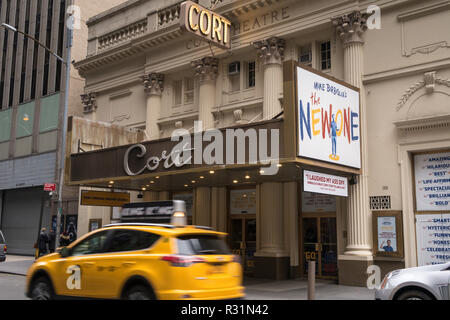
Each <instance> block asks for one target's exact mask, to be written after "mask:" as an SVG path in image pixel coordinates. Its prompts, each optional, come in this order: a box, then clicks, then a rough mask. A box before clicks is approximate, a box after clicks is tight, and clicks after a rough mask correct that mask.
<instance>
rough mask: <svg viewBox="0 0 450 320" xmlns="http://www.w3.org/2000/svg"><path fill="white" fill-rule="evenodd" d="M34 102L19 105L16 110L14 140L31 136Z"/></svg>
mask: <svg viewBox="0 0 450 320" xmlns="http://www.w3.org/2000/svg"><path fill="white" fill-rule="evenodd" d="M33 125H34V102H30V103H27V104H23V105H20V106H19V108H18V109H17V128H16V138H23V137H28V136H31V135H32V134H33Z"/></svg>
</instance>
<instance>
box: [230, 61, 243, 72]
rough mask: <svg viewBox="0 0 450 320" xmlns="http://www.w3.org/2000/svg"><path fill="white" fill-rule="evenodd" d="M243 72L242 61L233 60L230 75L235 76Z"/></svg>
mask: <svg viewBox="0 0 450 320" xmlns="http://www.w3.org/2000/svg"><path fill="white" fill-rule="evenodd" d="M240 72H241V63H240V62H239V61H236V62H232V63H230V64H229V65H228V75H230V76H234V75H236V74H239V73H240Z"/></svg>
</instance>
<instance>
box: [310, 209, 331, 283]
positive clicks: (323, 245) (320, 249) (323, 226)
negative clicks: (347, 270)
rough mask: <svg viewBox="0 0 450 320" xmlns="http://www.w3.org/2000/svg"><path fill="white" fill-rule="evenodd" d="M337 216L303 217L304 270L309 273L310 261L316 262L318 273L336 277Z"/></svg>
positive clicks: (323, 276)
mask: <svg viewBox="0 0 450 320" xmlns="http://www.w3.org/2000/svg"><path fill="white" fill-rule="evenodd" d="M336 227H337V225H336V218H335V217H313V218H304V219H303V254H304V255H303V261H304V263H303V270H304V273H305V274H308V262H309V261H315V262H316V275H317V276H318V277H321V278H336V277H337V276H338V272H337V232H336Z"/></svg>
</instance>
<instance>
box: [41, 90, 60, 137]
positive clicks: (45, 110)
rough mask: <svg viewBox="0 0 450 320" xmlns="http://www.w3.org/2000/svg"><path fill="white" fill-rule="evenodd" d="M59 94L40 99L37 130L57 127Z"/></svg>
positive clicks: (44, 130)
mask: <svg viewBox="0 0 450 320" xmlns="http://www.w3.org/2000/svg"><path fill="white" fill-rule="evenodd" d="M59 102H60V95H59V94H54V95H52V96H48V97H45V98H43V99H42V100H41V115H40V117H39V121H40V123H39V132H46V131H51V130H56V129H58V116H59Z"/></svg>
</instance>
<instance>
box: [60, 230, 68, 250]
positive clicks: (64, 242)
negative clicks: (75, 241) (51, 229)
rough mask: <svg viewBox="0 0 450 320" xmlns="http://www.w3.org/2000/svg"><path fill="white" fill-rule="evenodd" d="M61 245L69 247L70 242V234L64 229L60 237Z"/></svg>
mask: <svg viewBox="0 0 450 320" xmlns="http://www.w3.org/2000/svg"><path fill="white" fill-rule="evenodd" d="M59 243H60V245H61V247H67V246H68V245H69V244H70V236H69V233H68V232H67V231H64V232H63V233H62V234H61V236H60V237H59Z"/></svg>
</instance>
